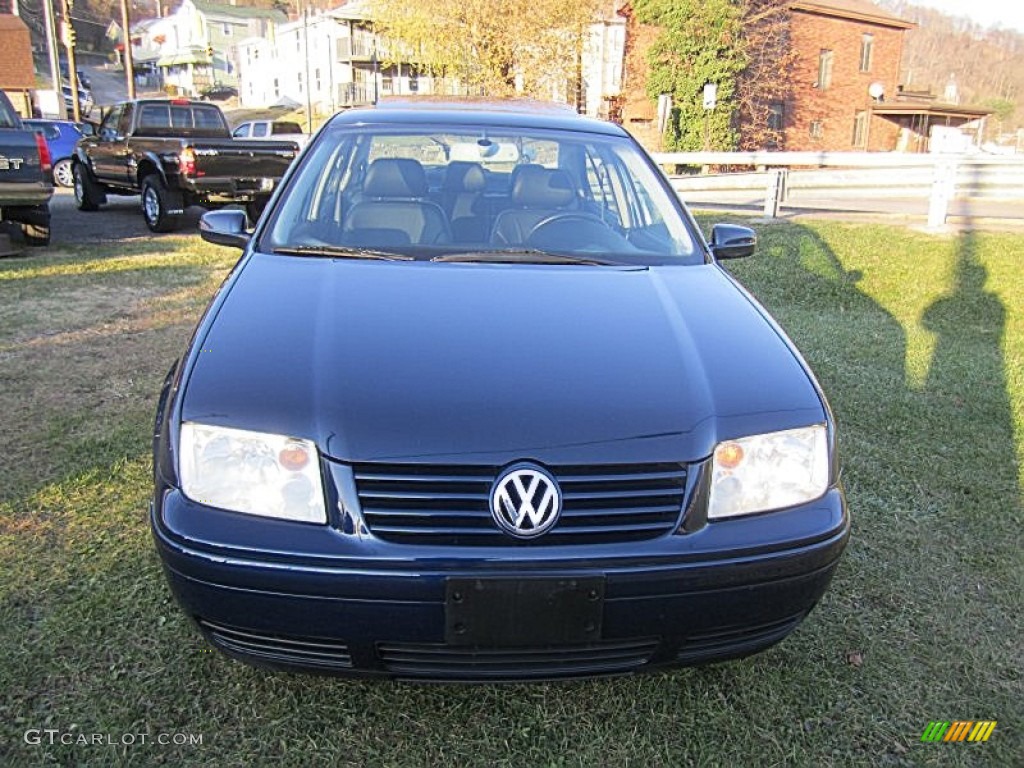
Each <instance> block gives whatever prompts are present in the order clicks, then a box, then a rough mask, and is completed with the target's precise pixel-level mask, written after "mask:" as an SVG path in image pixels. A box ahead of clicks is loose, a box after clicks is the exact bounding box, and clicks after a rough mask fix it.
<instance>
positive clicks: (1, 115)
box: [0, 93, 19, 128]
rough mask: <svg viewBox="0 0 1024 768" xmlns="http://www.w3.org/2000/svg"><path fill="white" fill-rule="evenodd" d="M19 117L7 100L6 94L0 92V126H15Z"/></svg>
mask: <svg viewBox="0 0 1024 768" xmlns="http://www.w3.org/2000/svg"><path fill="white" fill-rule="evenodd" d="M18 123H19V118H18V115H17V113H15V111H14V107H12V106H11V102H9V101H8V100H7V96H6V94H3V93H0V128H17V127H18Z"/></svg>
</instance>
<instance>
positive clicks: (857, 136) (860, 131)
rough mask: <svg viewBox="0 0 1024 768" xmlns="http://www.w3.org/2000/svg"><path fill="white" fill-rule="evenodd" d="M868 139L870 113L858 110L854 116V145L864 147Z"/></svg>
mask: <svg viewBox="0 0 1024 768" xmlns="http://www.w3.org/2000/svg"><path fill="white" fill-rule="evenodd" d="M867 140H868V113H867V112H858V113H857V114H856V115H854V117H853V147H854V149H864V148H865V147H866V146H867Z"/></svg>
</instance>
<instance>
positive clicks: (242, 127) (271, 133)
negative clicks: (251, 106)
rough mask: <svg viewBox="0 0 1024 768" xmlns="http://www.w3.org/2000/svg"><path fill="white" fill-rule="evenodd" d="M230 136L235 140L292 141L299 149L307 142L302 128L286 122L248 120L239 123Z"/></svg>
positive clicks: (307, 139) (306, 136)
mask: <svg viewBox="0 0 1024 768" xmlns="http://www.w3.org/2000/svg"><path fill="white" fill-rule="evenodd" d="M231 135H232V136H233V137H234V138H236V139H267V140H268V141H282V140H285V141H294V142H295V143H296V144H298V145H299V148H300V149H301V148H302V147H304V146H306V144H307V143H308V142H309V134H306V133H303V132H302V126H300V125H299V124H298V123H292V122H288V121H286V120H249V121H247V122H244V123H240V124H239V125H238V126H237V127H236V128H235V130H233V131H232V132H231Z"/></svg>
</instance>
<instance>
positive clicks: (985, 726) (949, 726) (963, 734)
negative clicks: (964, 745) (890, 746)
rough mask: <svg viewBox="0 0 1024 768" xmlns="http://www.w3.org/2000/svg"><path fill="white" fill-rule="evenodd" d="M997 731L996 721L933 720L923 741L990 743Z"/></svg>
mask: <svg viewBox="0 0 1024 768" xmlns="http://www.w3.org/2000/svg"><path fill="white" fill-rule="evenodd" d="M995 729H996V721H995V720H956V721H954V722H952V723H951V722H949V721H948V720H946V721H943V720H932V721H931V722H930V723H928V727H927V728H925V729H924V733H923V734H921V741H988V737H989V736H991V735H992V731H994V730H995Z"/></svg>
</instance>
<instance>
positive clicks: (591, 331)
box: [151, 104, 849, 680]
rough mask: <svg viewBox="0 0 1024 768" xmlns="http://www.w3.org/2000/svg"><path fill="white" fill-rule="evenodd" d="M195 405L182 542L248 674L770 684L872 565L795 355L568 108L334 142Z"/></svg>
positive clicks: (190, 381)
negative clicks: (831, 604)
mask: <svg viewBox="0 0 1024 768" xmlns="http://www.w3.org/2000/svg"><path fill="white" fill-rule="evenodd" d="M200 226H201V231H202V235H203V237H204V238H205V239H207V240H209V241H211V242H215V243H220V244H223V245H228V246H235V247H238V248H241V249H243V254H242V257H241V259H240V260H239V262H238V263H237V265H236V266H235V267H234V269H233V270H232V272H231V274H230V275H229V277H228V278H227V280H226V281H225V282H224V284H223V286H222V287H221V288H220V290H219V291H218V293H217V295H216V296H215V297H214V299H213V301H212V302H211V304H210V306H209V308H208V309H207V311H206V313H205V315H204V316H203V318H202V320H201V321H200V323H199V325H198V327H197V328H196V330H195V333H194V335H193V337H192V340H191V343H190V344H189V346H188V349H187V351H186V352H185V354H184V355H183V356H182V358H181V359H180V361H178V362H177V363H176V364H175V365H174V367H173V368H172V369H171V371H170V373H169V374H168V377H167V380H166V382H165V385H164V388H163V391H162V393H161V397H160V402H159V410H158V414H157V419H156V429H155V439H154V470H155V486H156V487H155V494H154V499H153V505H152V515H151V518H152V529H153V534H154V538H155V541H156V545H157V549H158V551H159V553H160V556H161V558H162V560H163V563H164V566H165V571H166V574H167V578H168V580H169V582H170V586H171V588H172V591H173V592H174V594H175V596H176V597H177V599H178V601H179V602H180V604H181V605H182V607H183V608H184V610H185V612H186V613H187V614H188V615H189V617H191V618H192V619H193V620H194V621H195V622H196V624H197V626H198V627H199V629H200V630H201V631H202V632H203V633H204V635H205V636H206V637H207V638H208V639H209V640H210V641H211V642H212V643H213V644H214V645H215V646H216V647H218V648H220V649H221V650H223V651H224V652H226V653H228V654H230V655H231V656H234V657H237V658H240V659H243V660H245V661H248V662H251V663H255V664H261V665H267V666H271V667H276V668H285V669H297V670H305V671H319V672H330V673H337V674H351V675H360V674H368V675H374V674H376V675H385V676H393V677H408V678H433V679H457V680H503V679H514V680H518V679H540V678H559V677H573V676H588V675H603V674H616V673H625V672H631V671H637V670H646V669H652V668H657V667H667V666H674V665H686V664H695V663H703V662H708V661H716V660H722V659H727V658H732V657H738V656H742V655H746V654H749V653H752V652H755V651H758V650H761V649H764V648H766V647H768V646H770V645H772V644H773V643H776V642H778V641H779V640H781V639H782V638H784V637H785V636H786V635H787V634H788V633H790V632H791V631H792V630H793V629H794V628H795V627H796V626H797V624H798V623H799V622H800V621H801V620H802V619H803V618H804V617H805V616H806V615H807V613H808V611H810V610H811V608H812V607H813V606H814V605H815V603H816V602H817V600H818V599H819V598H820V597H821V595H822V593H823V592H824V591H825V589H826V588H827V586H828V583H829V581H830V579H831V577H832V573H833V571H834V569H835V567H836V564H837V562H838V560H839V557H840V555H841V552H842V550H843V548H844V545H845V543H846V540H847V537H848V533H849V518H848V515H847V511H846V505H845V501H844V497H843V491H842V487H841V483H840V476H839V464H838V460H837V455H836V431H835V424H834V422H833V417H832V415H831V413H830V411H829V407H828V405H827V403H826V400H825V397H824V395H823V394H822V392H821V389H820V387H819V386H818V384H817V382H816V380H815V378H814V377H813V375H812V374H811V372H810V370H809V369H808V367H807V365H806V363H805V362H804V361H803V359H802V358H801V356H800V355H799V353H798V352H797V350H796V349H795V348H794V346H793V344H792V343H791V342H790V341H789V340H788V339H787V337H786V335H785V334H784V333H783V331H782V330H781V329H780V328H779V326H778V325H777V324H776V323H775V322H774V321H773V320H772V319H771V317H769V315H768V313H767V312H766V311H765V309H764V308H762V307H761V306H760V305H759V304H758V302H757V301H756V300H755V299H754V298H753V297H752V296H751V295H750V294H749V293H748V292H747V291H745V290H744V289H743V288H742V287H741V286H740V285H739V284H738V283H737V282H736V281H735V280H734V279H733V278H732V277H731V276H730V275H729V273H728V272H727V271H726V270H724V269H723V268H722V267H721V266H720V264H719V261H720V260H721V259H727V258H734V257H741V256H748V255H750V254H751V253H752V252H753V250H754V233H753V232H752V231H751V230H749V229H745V228H743V227H737V226H730V225H716V226H715V227H714V228H713V229H712V232H711V237H710V239H709V241H705V239H704V238H703V237H702V235H701V233H700V232H699V230H698V228H697V226H696V225H695V222H694V220H693V219H692V217H691V216H690V214H689V213H688V212H687V210H686V209H685V207H684V206H683V205H682V204H681V203H680V201H679V200H678V198H677V196H676V195H675V194H674V193H673V191H672V189H671V188H670V186H669V185H668V183H667V181H666V179H665V178H664V177H663V176H662V175H661V174H660V172H659V171H658V170H657V168H656V166H655V165H654V164H653V163H652V161H651V159H650V158H649V157H648V156H647V155H646V154H645V153H644V151H643V150H642V149H641V148H640V147H639V145H638V144H637V143H636V142H635V141H634V140H633V139H632V138H631V137H630V136H629V135H628V134H627V133H626V132H625V131H623V130H622V129H621V128H619V127H617V126H615V125H612V124H609V123H604V122H599V121H595V120H589V119H586V118H583V117H578V116H576V115H575V114H572V113H570V112H566V111H563V110H560V109H555V108H541V107H537V106H530V105H526V106H523V105H509V104H486V105H475V106H466V105H462V104H459V105H444V104H432V105H429V106H418V105H393V106H390V107H378V108H375V109H365V110H351V111H348V112H345V113H342V114H339V115H337V116H335V117H334V118H333V119H332V120H331V121H330V122H329V123H328V124H327V125H326V126H325V127H324V128H323V129H322V130H321V131H320V132H319V134H318V135H317V136H316V138H315V139H314V141H313V142H312V143H311V145H310V146H309V147H308V149H307V151H306V152H305V154H304V155H303V156H302V157H301V158H300V159H299V160H298V161H297V162H296V163H295V164H294V165H293V166H292V168H291V169H290V171H289V173H288V175H287V177H286V179H285V181H284V183H283V184H282V185H281V188H280V189H279V190H278V191H277V193H276V195H275V197H274V199H273V201H272V202H271V204H270V206H269V207H268V209H267V210H266V212H265V213H264V215H263V216H262V218H261V219H260V221H259V222H258V224H257V225H256V226H255V228H254V230H253V231H250V229H249V228H248V222H247V221H246V218H245V214H244V213H243V212H241V211H231V210H223V211H215V212H211V213H208V214H206V215H205V216H204V217H203V219H202V221H201V225H200Z"/></svg>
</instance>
